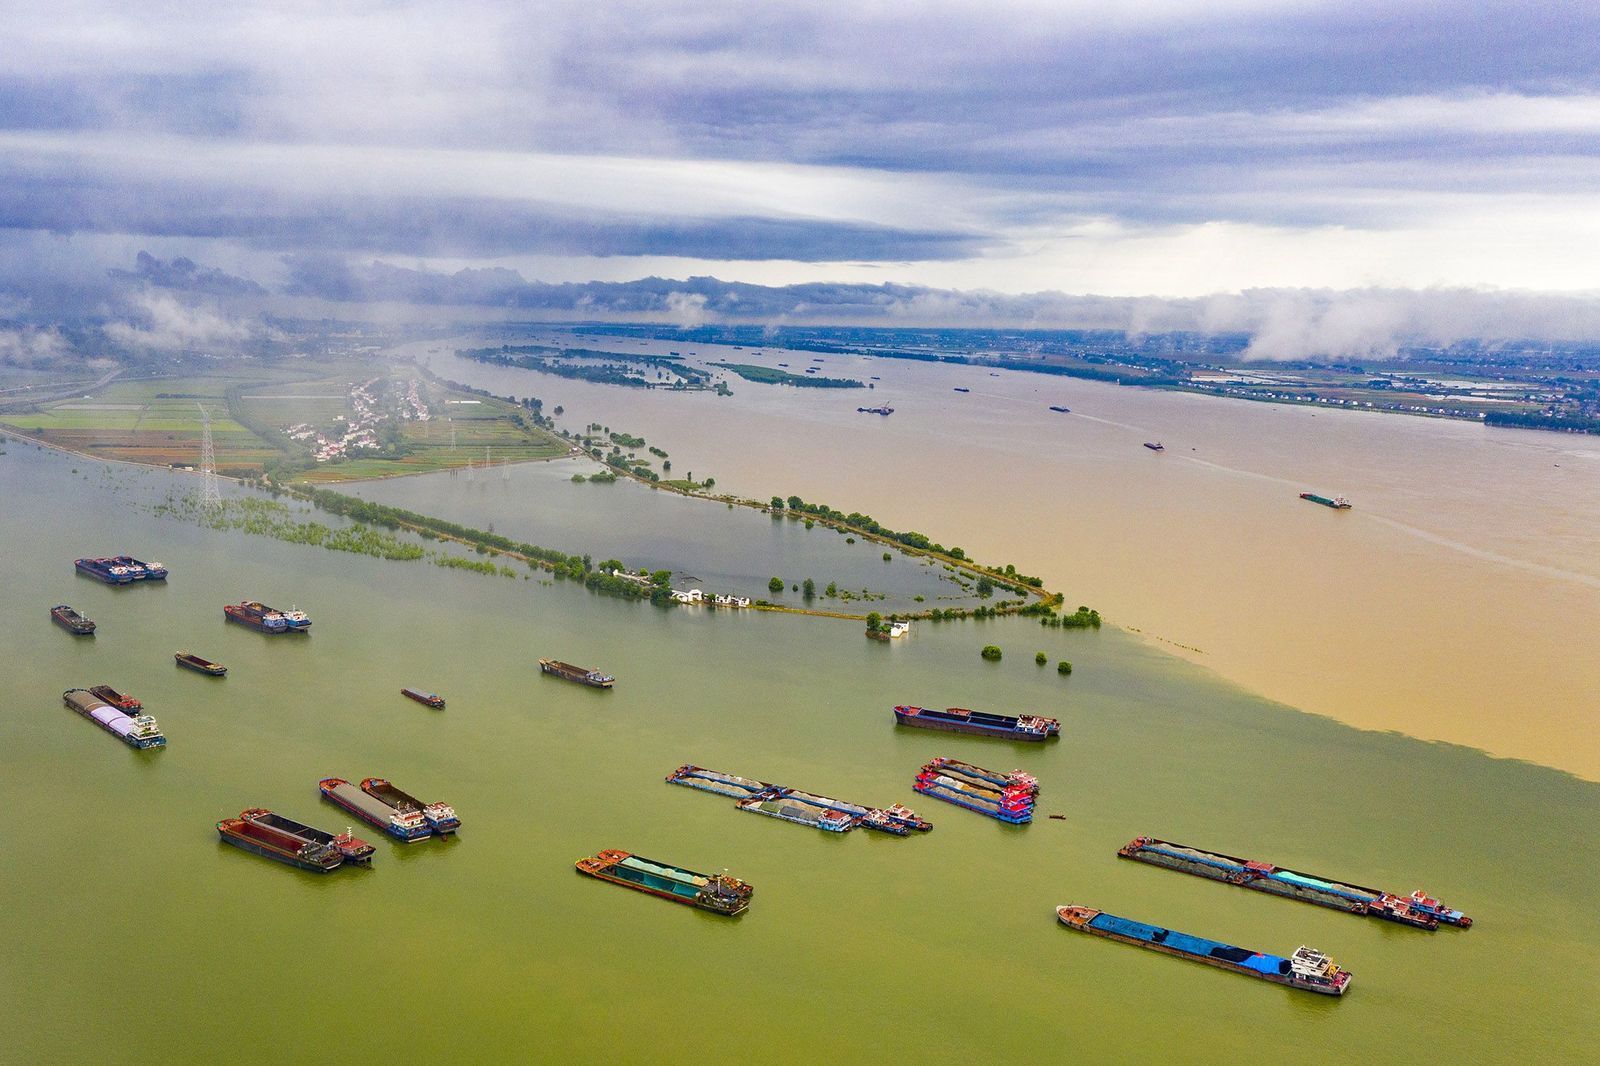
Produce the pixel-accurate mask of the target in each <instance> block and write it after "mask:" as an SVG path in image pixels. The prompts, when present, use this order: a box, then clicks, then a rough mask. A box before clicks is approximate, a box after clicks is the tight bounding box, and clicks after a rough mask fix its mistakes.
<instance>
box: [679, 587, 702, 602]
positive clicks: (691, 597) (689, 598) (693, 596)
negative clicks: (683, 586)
mask: <svg viewBox="0 0 1600 1066" xmlns="http://www.w3.org/2000/svg"><path fill="white" fill-rule="evenodd" d="M672 598H673V599H674V600H675V601H677V602H678V603H704V602H706V594H705V593H704V592H701V591H700V590H699V589H690V590H689V591H688V592H680V591H678V590H677V589H673V590H672Z"/></svg>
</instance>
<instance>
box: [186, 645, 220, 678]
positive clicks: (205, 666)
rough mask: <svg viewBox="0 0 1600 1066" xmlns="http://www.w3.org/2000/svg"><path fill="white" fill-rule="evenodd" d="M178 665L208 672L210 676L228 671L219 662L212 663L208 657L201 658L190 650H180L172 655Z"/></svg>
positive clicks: (216, 675)
mask: <svg viewBox="0 0 1600 1066" xmlns="http://www.w3.org/2000/svg"><path fill="white" fill-rule="evenodd" d="M172 659H173V661H174V662H176V663H177V664H178V665H179V666H182V667H186V668H188V669H190V670H193V671H195V672H196V673H200V674H209V675H211V676H212V677H221V676H222V675H223V674H226V673H227V672H228V668H227V667H226V666H223V665H222V664H221V663H214V662H212V661H211V660H210V659H202V658H200V656H198V655H195V654H193V653H191V652H187V651H180V652H177V653H176V654H174V655H173V656H172Z"/></svg>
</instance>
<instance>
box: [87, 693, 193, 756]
mask: <svg viewBox="0 0 1600 1066" xmlns="http://www.w3.org/2000/svg"><path fill="white" fill-rule="evenodd" d="M61 702H62V703H65V704H66V705H67V706H68V707H70V708H72V709H73V710H74V711H77V712H78V713H79V714H81V715H83V716H84V717H85V718H87V719H89V721H91V722H93V723H94V724H95V725H97V726H99V727H100V728H101V729H104V730H105V731H106V732H107V733H110V734H111V735H112V736H114V737H116V738H117V739H118V740H120V741H122V742H123V743H124V744H126V745H128V747H130V748H139V749H141V750H143V749H144V748H164V747H166V746H167V738H166V736H164V735H163V734H162V732H161V727H160V726H159V725H157V724H156V720H155V719H154V718H152V717H150V716H149V715H148V714H140V715H128V714H125V713H123V712H122V711H119V710H117V709H116V708H115V707H113V706H111V704H109V703H107V702H106V701H105V700H103V699H101V698H100V697H99V696H96V695H95V694H94V693H93V692H90V691H89V690H88V689H82V688H69V689H67V691H65V692H63V693H62V694H61Z"/></svg>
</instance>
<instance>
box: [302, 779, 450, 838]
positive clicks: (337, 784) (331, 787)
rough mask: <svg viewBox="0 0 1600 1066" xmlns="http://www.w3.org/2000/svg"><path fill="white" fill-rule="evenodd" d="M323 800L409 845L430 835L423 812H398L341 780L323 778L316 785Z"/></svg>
mask: <svg viewBox="0 0 1600 1066" xmlns="http://www.w3.org/2000/svg"><path fill="white" fill-rule="evenodd" d="M317 789H318V791H320V792H321V793H322V798H323V799H326V800H329V801H330V802H333V803H337V804H338V805H339V806H341V807H343V808H344V809H345V810H347V811H349V812H350V813H351V814H353V815H355V816H356V817H357V818H360V819H361V820H362V821H363V822H366V823H368V824H370V825H375V826H377V827H378V828H379V829H382V830H383V831H384V832H385V833H388V834H389V835H390V836H392V837H394V838H395V839H396V840H403V841H405V842H407V843H410V842H411V841H413V840H422V839H424V838H425V837H430V836H432V835H433V830H431V829H429V828H428V822H427V820H426V819H425V818H423V817H422V812H421V811H419V810H416V809H414V808H413V809H411V810H404V811H398V810H395V809H394V808H393V807H391V806H389V805H388V804H387V803H384V802H382V801H381V800H378V799H376V798H375V797H373V796H369V795H367V794H366V793H365V792H363V791H361V790H360V789H359V788H357V787H356V786H354V785H352V784H351V783H350V782H348V781H346V780H345V779H344V778H342V777H325V778H323V779H322V780H321V781H318V782H317Z"/></svg>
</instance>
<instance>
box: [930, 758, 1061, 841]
mask: <svg viewBox="0 0 1600 1066" xmlns="http://www.w3.org/2000/svg"><path fill="white" fill-rule="evenodd" d="M912 787H913V788H915V789H916V790H917V791H918V792H921V793H923V794H925V795H928V796H932V797H933V798H934V799H939V800H943V801H944V802H946V803H953V804H955V805H956V806H957V807H965V808H966V809H967V810H969V811H976V812H978V813H979V814H984V815H988V816H989V817H990V818H996V819H998V820H1000V821H1002V822H1008V823H1010V824H1012V825H1022V824H1024V823H1026V822H1031V821H1033V803H1034V797H1036V796H1037V795H1038V794H1039V781H1038V779H1037V778H1035V777H1034V776H1033V775H1032V774H1025V773H1023V772H1022V771H1021V770H1013V771H1011V772H1010V773H1009V774H1002V773H1000V772H998V771H996V770H985V769H984V768H983V767H981V766H974V765H972V764H971V763H966V762H962V761H961V760H959V759H944V758H940V759H934V760H932V761H931V762H929V763H927V764H926V765H924V766H923V767H922V769H921V770H920V771H918V773H917V779H916V781H915V782H914V783H913V785H912Z"/></svg>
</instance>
